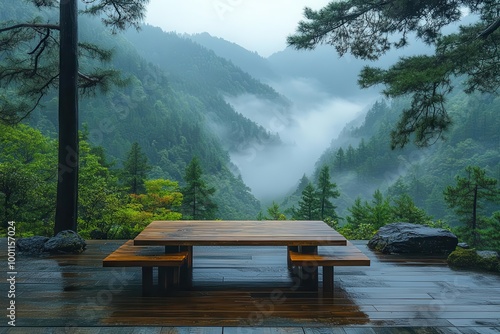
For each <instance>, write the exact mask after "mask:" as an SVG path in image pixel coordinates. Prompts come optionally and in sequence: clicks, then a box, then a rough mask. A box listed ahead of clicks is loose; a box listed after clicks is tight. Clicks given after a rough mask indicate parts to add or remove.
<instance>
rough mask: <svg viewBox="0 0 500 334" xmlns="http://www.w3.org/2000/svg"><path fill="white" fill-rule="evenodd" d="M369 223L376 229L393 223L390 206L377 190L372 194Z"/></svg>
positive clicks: (387, 200)
mask: <svg viewBox="0 0 500 334" xmlns="http://www.w3.org/2000/svg"><path fill="white" fill-rule="evenodd" d="M370 209H371V214H370V218H369V219H370V222H371V223H372V224H373V226H374V227H375V228H376V229H379V228H381V227H382V226H384V225H387V224H390V223H393V221H392V220H393V216H392V210H391V204H390V201H389V199H388V198H384V195H383V194H382V192H381V191H380V190H379V189H377V190H376V191H375V193H374V194H373V200H372V205H370Z"/></svg>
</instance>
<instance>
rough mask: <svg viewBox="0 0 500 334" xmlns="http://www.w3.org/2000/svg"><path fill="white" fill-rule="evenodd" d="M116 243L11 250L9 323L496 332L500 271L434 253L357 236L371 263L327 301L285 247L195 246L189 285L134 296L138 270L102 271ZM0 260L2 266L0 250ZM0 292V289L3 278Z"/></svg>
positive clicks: (345, 278)
mask: <svg viewBox="0 0 500 334" xmlns="http://www.w3.org/2000/svg"><path fill="white" fill-rule="evenodd" d="M121 243H123V241H107V242H106V241H89V245H88V249H87V251H85V252H84V253H83V254H81V255H77V256H75V255H60V256H47V257H38V258H37V257H27V256H21V255H18V256H17V261H16V267H17V271H18V274H17V276H16V290H17V291H16V292H17V293H16V325H17V327H18V328H19V327H24V326H30V327H32V326H34V327H40V329H42V328H44V327H60V329H61V330H62V331H63V332H64V331H66V330H67V332H71V331H72V330H71V328H73V327H90V332H94V330H95V331H97V330H102V331H103V332H107V330H109V331H113V330H117V329H118V328H117V327H115V326H134V328H136V329H137V328H146V327H148V332H149V331H150V330H151V331H152V332H154V333H156V332H158V333H177V332H179V333H182V332H186V333H189V332H194V333H212V332H213V333H222V332H223V333H232V332H235V333H237V332H241V333H243V332H248V333H264V332H269V333H271V332H272V333H279V332H283V333H365V332H366V333H378V332H381V333H382V332H383V333H393V332H394V333H398V332H401V333H475V332H477V333H490V332H491V333H496V332H500V276H498V275H494V274H487V273H478V272H467V271H454V270H451V269H450V268H448V266H447V265H446V263H445V262H444V260H442V259H435V258H410V257H404V256H388V255H381V254H375V253H373V252H371V251H370V250H368V249H367V248H366V246H365V244H366V243H365V242H356V245H357V246H358V247H359V248H360V249H361V250H362V251H363V252H364V253H365V254H367V255H368V256H369V257H370V258H371V261H372V262H371V266H370V267H351V268H350V267H338V268H336V269H335V292H334V293H335V297H334V298H333V299H332V298H322V297H321V296H319V297H318V294H317V293H314V292H308V291H300V290H299V289H297V287H296V285H295V284H294V281H293V279H292V278H291V276H290V273H289V271H288V269H287V267H286V258H285V254H286V249H285V248H281V247H195V249H194V253H195V256H194V271H193V284H194V287H193V290H192V291H181V292H176V293H174V294H172V295H171V296H168V297H142V296H141V286H140V284H141V274H140V269H139V268H125V269H121V268H103V267H102V262H101V261H102V259H103V258H104V257H105V256H106V255H107V254H109V253H110V252H111V251H113V250H114V249H116V248H117V247H118V246H119V245H120V244H121ZM3 244H4V245H5V239H3ZM1 260H2V262H3V263H4V264H6V263H7V259H6V257H5V255H4V253H2V256H1ZM320 273H321V272H320ZM320 282H321V280H320ZM0 290H1V291H2V292H1V293H2V294H5V293H6V292H7V291H8V286H7V282H6V281H5V280H4V281H3V282H1V283H0ZM1 326H2V327H0V333H2V332H5V331H6V329H7V326H8V325H7V321H4V322H3V323H2V324H1ZM135 326H139V327H135ZM150 326H153V327H150ZM205 326H208V327H209V328H201V327H205ZM338 326H341V327H338ZM173 327H183V328H177V329H173ZM187 327H189V328H187ZM237 327H245V328H239V329H238V328H237ZM104 328H106V329H107V330H106V331H104ZM128 328H129V329H131V327H128ZM26 330H28V329H26ZM29 331H30V332H32V331H33V328H30V329H29Z"/></svg>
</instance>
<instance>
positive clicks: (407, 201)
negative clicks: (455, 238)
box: [338, 189, 449, 240]
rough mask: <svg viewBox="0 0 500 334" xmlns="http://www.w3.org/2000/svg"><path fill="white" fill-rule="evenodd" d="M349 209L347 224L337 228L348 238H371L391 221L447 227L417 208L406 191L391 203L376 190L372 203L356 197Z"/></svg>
mask: <svg viewBox="0 0 500 334" xmlns="http://www.w3.org/2000/svg"><path fill="white" fill-rule="evenodd" d="M348 211H349V212H350V215H349V216H347V224H345V225H344V226H341V227H339V228H338V231H339V232H340V233H342V235H344V236H345V237H346V238H348V239H358V240H361V239H364V240H366V239H371V238H372V237H373V235H374V234H375V233H376V232H377V231H378V229H379V228H381V227H382V226H384V225H387V224H391V223H394V222H405V223H412V224H422V225H428V226H432V227H443V228H444V227H445V226H446V224H445V223H443V222H440V221H438V222H433V221H431V220H430V217H429V216H428V215H427V214H426V213H425V211H424V210H422V209H420V208H418V207H417V206H416V205H415V203H414V202H413V200H412V199H411V198H410V196H408V194H406V193H404V194H402V195H400V196H399V197H398V198H396V199H395V200H394V201H393V205H391V201H390V198H389V197H386V198H384V196H383V194H382V192H381V191H380V190H378V189H377V190H376V191H375V192H374V193H373V198H372V201H371V202H368V201H364V202H363V201H362V200H361V198H360V197H358V198H356V200H355V201H354V204H353V205H352V207H350V208H349V209H348ZM448 229H449V227H448Z"/></svg>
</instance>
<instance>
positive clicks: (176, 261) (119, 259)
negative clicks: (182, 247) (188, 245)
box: [102, 240, 188, 296]
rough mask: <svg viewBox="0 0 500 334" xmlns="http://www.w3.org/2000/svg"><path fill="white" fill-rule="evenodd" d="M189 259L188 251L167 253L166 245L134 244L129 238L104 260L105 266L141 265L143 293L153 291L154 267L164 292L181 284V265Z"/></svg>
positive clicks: (147, 294)
mask: <svg viewBox="0 0 500 334" xmlns="http://www.w3.org/2000/svg"><path fill="white" fill-rule="evenodd" d="M187 261H188V252H177V253H168V254H165V248H164V247H155V246H153V247H149V246H134V241H133V240H128V241H127V242H125V243H124V244H123V245H121V246H120V247H119V248H118V249H117V250H115V251H114V252H113V253H111V254H110V255H108V256H107V257H106V258H105V259H104V260H102V265H103V267H141V268H142V294H143V295H144V296H149V295H151V294H152V292H153V267H158V285H159V287H160V290H161V291H162V292H165V291H167V287H169V288H170V287H174V288H175V287H178V286H179V272H180V267H181V266H183V265H184V264H186V262H187Z"/></svg>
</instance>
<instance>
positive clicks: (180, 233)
mask: <svg viewBox="0 0 500 334" xmlns="http://www.w3.org/2000/svg"><path fill="white" fill-rule="evenodd" d="M134 244H135V245H157V246H158V245H162V246H257V245H260V246H325V245H330V246H345V245H346V244H347V240H346V239H345V238H344V236H342V235H341V234H340V233H338V232H337V231H335V230H334V229H333V228H331V227H330V226H328V225H327V224H326V223H324V222H322V221H298V220H256V221H253V220H252V221H249V220H223V221H218V220H199V221H196V220H180V221H154V222H152V223H151V224H149V225H148V226H147V227H146V228H145V229H144V230H143V231H142V232H141V233H140V234H139V235H138V236H137V237H136V238H135V239H134Z"/></svg>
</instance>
